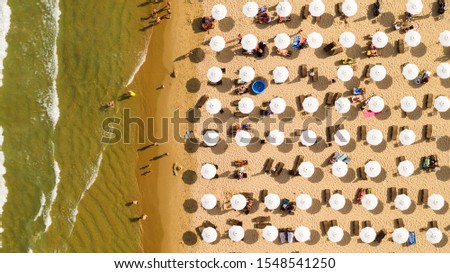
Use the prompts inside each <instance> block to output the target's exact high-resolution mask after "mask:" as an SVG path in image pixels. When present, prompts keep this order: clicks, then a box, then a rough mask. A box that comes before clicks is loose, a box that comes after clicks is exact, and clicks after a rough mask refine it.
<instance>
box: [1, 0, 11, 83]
mask: <svg viewBox="0 0 450 273" xmlns="http://www.w3.org/2000/svg"><path fill="white" fill-rule="evenodd" d="M10 24H11V9H10V8H9V6H8V1H7V0H0V87H1V86H2V85H3V60H4V59H5V58H6V55H7V54H6V49H7V48H8V43H7V42H6V35H7V34H8V31H9V26H10Z"/></svg>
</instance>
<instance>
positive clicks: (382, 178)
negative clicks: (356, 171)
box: [370, 168, 387, 183]
mask: <svg viewBox="0 0 450 273" xmlns="http://www.w3.org/2000/svg"><path fill="white" fill-rule="evenodd" d="M386 177H387V172H386V170H385V169H384V168H381V172H380V174H379V175H377V177H372V178H370V180H372V181H373V182H375V183H381V182H383V181H386Z"/></svg>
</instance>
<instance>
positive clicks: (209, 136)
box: [203, 130, 220, 147]
mask: <svg viewBox="0 0 450 273" xmlns="http://www.w3.org/2000/svg"><path fill="white" fill-rule="evenodd" d="M219 140H220V136H219V133H217V132H216V131H212V130H208V131H206V132H205V134H204V135H203V141H204V142H205V144H206V145H207V146H209V147H212V146H216V144H217V143H219Z"/></svg>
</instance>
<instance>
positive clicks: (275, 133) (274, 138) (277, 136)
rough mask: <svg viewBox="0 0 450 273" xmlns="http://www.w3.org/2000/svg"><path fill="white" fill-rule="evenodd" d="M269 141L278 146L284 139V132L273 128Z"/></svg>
mask: <svg viewBox="0 0 450 273" xmlns="http://www.w3.org/2000/svg"><path fill="white" fill-rule="evenodd" d="M268 139H269V142H270V144H272V145H274V146H278V145H280V144H281V143H283V141H284V133H283V132H281V131H280V130H278V129H275V130H272V131H270V133H269V137H268Z"/></svg>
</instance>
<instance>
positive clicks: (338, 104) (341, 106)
mask: <svg viewBox="0 0 450 273" xmlns="http://www.w3.org/2000/svg"><path fill="white" fill-rule="evenodd" d="M334 108H335V109H336V111H337V112H338V113H339V114H345V113H347V112H348V111H350V108H351V103H350V100H349V99H347V98H342V97H341V98H339V99H337V100H336V101H335V102H334Z"/></svg>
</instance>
